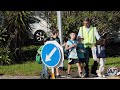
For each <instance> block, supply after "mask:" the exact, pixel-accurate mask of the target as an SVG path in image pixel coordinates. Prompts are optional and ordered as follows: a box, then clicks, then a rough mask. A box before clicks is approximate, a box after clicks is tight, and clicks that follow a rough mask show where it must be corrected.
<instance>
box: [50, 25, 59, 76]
mask: <svg viewBox="0 0 120 90" xmlns="http://www.w3.org/2000/svg"><path fill="white" fill-rule="evenodd" d="M51 29H52V36H51V37H49V39H50V41H53V40H55V41H57V42H58V43H59V44H60V39H59V37H58V36H59V31H58V30H57V29H56V28H55V27H52V28H51ZM60 70H61V67H56V68H55V71H56V76H55V77H56V78H61V75H60V73H59V72H60Z"/></svg>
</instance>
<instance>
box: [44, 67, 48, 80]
mask: <svg viewBox="0 0 120 90" xmlns="http://www.w3.org/2000/svg"><path fill="white" fill-rule="evenodd" d="M44 72H45V77H46V78H47V79H48V71H47V67H46V66H45V67H44Z"/></svg>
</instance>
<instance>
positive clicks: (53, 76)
mask: <svg viewBox="0 0 120 90" xmlns="http://www.w3.org/2000/svg"><path fill="white" fill-rule="evenodd" d="M51 72H52V73H51V78H52V79H55V74H54V68H53V67H52V68H51Z"/></svg>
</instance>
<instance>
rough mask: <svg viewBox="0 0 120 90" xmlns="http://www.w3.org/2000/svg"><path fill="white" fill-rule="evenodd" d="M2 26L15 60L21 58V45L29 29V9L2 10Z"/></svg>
mask: <svg viewBox="0 0 120 90" xmlns="http://www.w3.org/2000/svg"><path fill="white" fill-rule="evenodd" d="M2 14H3V15H4V27H5V28H6V30H7V34H8V41H9V47H10V49H11V52H12V54H13V57H14V59H15V60H16V61H21V60H22V50H21V47H22V46H23V45H24V42H25V40H26V38H28V31H30V26H29V17H32V16H33V12H31V11H3V12H2Z"/></svg>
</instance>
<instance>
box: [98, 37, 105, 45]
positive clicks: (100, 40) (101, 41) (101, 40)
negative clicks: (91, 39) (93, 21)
mask: <svg viewBox="0 0 120 90" xmlns="http://www.w3.org/2000/svg"><path fill="white" fill-rule="evenodd" d="M104 41H105V39H104V38H100V39H99V40H98V41H97V42H96V45H102V46H104V45H105V43H103V42H104Z"/></svg>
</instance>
